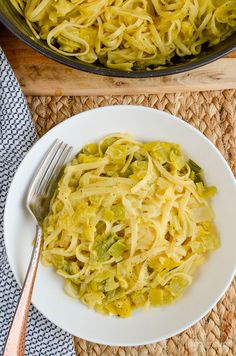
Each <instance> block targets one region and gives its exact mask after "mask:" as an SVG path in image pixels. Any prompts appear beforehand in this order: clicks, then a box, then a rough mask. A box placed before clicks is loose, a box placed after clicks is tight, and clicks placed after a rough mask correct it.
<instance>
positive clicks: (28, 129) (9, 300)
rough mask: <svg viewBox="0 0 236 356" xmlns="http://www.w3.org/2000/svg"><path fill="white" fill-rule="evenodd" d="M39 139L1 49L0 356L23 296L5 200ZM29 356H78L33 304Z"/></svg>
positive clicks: (64, 335) (68, 339) (70, 342)
mask: <svg viewBox="0 0 236 356" xmlns="http://www.w3.org/2000/svg"><path fill="white" fill-rule="evenodd" d="M36 140H37V134H36V130H35V127H34V124H33V122H32V120H31V116H30V113H29V111H28V108H27V105H26V102H25V100H24V96H23V94H22V92H21V89H20V87H19V84H18V82H17V80H16V78H15V76H14V73H13V71H12V69H11V68H10V66H9V64H8V62H7V59H6V57H5V55H4V53H3V51H2V49H1V47H0V355H1V354H2V351H3V347H4V342H5V339H6V336H7V332H8V329H9V326H10V322H11V320H12V317H13V314H14V311H15V308H16V304H17V300H18V298H19V295H20V288H19V286H18V285H17V283H16V281H15V279H14V276H13V273H12V271H11V269H10V266H9V263H8V260H7V256H6V250H5V246H4V239H3V212H4V206H5V200H6V197H7V192H8V188H9V185H10V183H11V180H12V178H13V176H14V173H15V171H16V169H17V167H18V166H19V164H20V162H21V161H22V159H23V158H24V156H25V154H26V153H27V152H28V150H29V149H30V148H31V146H32V145H33V143H34V142H35V141H36ZM25 355H29V356H38V355H40V356H57V355H58V356H62V355H66V356H74V355H75V350H74V345H73V340H72V336H71V335H69V334H68V333H66V332H65V331H63V330H61V329H60V328H58V327H57V326H55V325H54V324H52V323H51V322H50V321H48V320H47V319H45V318H44V317H43V315H42V314H40V312H39V311H38V310H37V309H36V308H34V307H33V306H32V305H31V308H30V313H29V319H28V327H27V336H26V348H25ZM12 356H14V355H12Z"/></svg>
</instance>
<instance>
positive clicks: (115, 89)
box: [0, 25, 236, 96]
mask: <svg viewBox="0 0 236 356" xmlns="http://www.w3.org/2000/svg"><path fill="white" fill-rule="evenodd" d="M0 45H1V46H2V48H3V50H4V52H5V54H6V56H7V58H8V60H9V62H10V64H11V66H12V68H13V70H14V72H15V74H16V77H17V79H18V81H19V82H20V85H21V88H22V90H23V92H24V93H25V95H36V96H38V95H50V96H51V95H58V96H59V95H66V96H67V95H119V94H120V95H135V94H158V93H173V92H175V93H176V92H186V91H187V92H188V91H199V90H218V89H219V90H220V89H234V88H236V52H233V53H231V54H230V55H228V56H226V57H225V58H222V59H219V60H217V61H215V62H213V63H211V64H209V65H206V66H204V67H201V68H198V69H195V70H192V71H189V72H186V73H182V74H176V75H171V76H167V77H161V78H141V79H126V78H111V77H103V76H99V75H95V74H89V73H85V72H81V71H79V70H76V69H71V68H69V67H67V66H64V65H62V64H59V63H57V62H55V61H52V60H51V59H48V58H47V57H44V56H42V55H40V54H39V53H37V52H35V51H34V50H32V49H31V48H30V47H28V46H27V45H25V44H24V43H23V42H21V41H20V40H18V39H17V38H16V37H14V36H13V35H12V34H11V33H10V32H9V31H8V30H6V29H5V28H4V27H3V26H2V25H0Z"/></svg>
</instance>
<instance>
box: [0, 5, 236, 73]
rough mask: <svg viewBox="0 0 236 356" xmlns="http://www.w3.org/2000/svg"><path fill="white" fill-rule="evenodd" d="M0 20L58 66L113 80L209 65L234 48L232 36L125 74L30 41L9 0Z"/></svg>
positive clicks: (0, 7) (0, 8) (235, 41)
mask: <svg viewBox="0 0 236 356" xmlns="http://www.w3.org/2000/svg"><path fill="white" fill-rule="evenodd" d="M0 21H1V22H2V23H3V24H4V25H5V26H6V27H7V28H8V29H9V30H10V31H11V32H13V33H14V34H15V35H16V36H17V37H18V38H20V39H21V40H22V41H24V42H25V43H26V44H28V45H29V46H30V47H32V48H33V49H35V50H36V51H38V52H40V53H41V54H44V55H45V56H47V57H49V58H51V59H54V60H55V61H57V62H59V63H62V64H65V65H67V66H70V67H73V68H76V69H80V70H83V71H85V72H90V73H95V74H100V75H106V76H112V77H126V78H147V77H160V76H164V75H170V74H177V73H181V72H185V71H188V70H191V69H195V68H198V67H200V66H203V65H205V64H208V63H210V62H212V61H215V60H216V59H218V58H220V57H223V56H224V55H226V54H227V53H229V52H231V51H233V50H234V49H236V33H234V34H233V35H232V36H230V37H229V38H228V39H227V40H225V41H223V42H221V43H220V44H218V45H216V46H214V47H212V48H207V49H203V51H202V52H201V54H200V55H198V56H195V57H188V58H185V59H182V60H177V61H176V62H175V63H174V64H172V65H169V66H168V67H166V68H163V69H158V70H153V71H145V70H140V71H133V72H125V71H121V70H118V69H110V68H106V67H104V66H102V64H100V63H93V64H89V63H84V62H82V61H80V60H78V59H73V58H71V57H66V56H64V55H62V54H59V53H56V52H54V51H53V50H52V49H51V48H49V47H48V46H47V43H46V42H44V41H42V40H37V39H34V38H33V36H32V33H31V30H30V29H29V28H28V26H27V24H26V22H25V20H24V18H23V17H22V16H21V15H20V14H18V12H17V11H16V10H15V9H14V7H13V6H12V5H11V3H10V1H9V0H0Z"/></svg>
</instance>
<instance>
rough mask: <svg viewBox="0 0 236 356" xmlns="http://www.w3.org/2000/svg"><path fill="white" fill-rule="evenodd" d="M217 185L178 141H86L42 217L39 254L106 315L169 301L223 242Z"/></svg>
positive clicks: (118, 138) (74, 291)
mask: <svg viewBox="0 0 236 356" xmlns="http://www.w3.org/2000/svg"><path fill="white" fill-rule="evenodd" d="M215 192H216V188H215V187H206V186H205V185H204V183H203V177H202V172H201V168H200V167H199V166H198V165H197V164H196V163H194V162H193V161H191V160H190V161H187V160H186V159H185V157H184V156H183V154H182V152H181V149H180V147H179V146H178V145H177V144H174V143H167V142H158V141H157V142H149V143H145V144H143V143H141V142H138V141H135V140H133V139H132V138H131V137H130V136H129V135H124V134H116V135H111V136H108V137H105V138H104V139H103V140H101V141H100V142H99V144H98V145H97V144H89V145H87V146H85V147H84V148H83V150H82V151H81V152H80V153H79V154H78V155H77V156H76V158H75V159H74V160H73V161H71V162H70V163H68V164H67V166H66V167H65V169H64V171H63V174H62V177H61V178H60V181H59V183H58V187H57V190H56V192H55V194H54V197H53V199H52V201H51V205H50V211H49V214H48V216H47V217H46V219H45V221H44V224H43V232H44V236H43V248H42V262H43V263H44V264H46V265H53V266H54V267H55V268H56V271H57V273H58V274H59V275H61V276H62V277H63V278H64V279H65V290H66V292H67V294H69V295H70V296H72V297H74V298H79V299H80V300H81V301H82V302H83V303H85V304H86V305H88V306H89V307H92V308H94V309H95V310H96V311H98V312H100V313H103V314H109V313H111V314H113V315H117V316H122V317H127V316H129V315H130V313H131V310H132V309H133V308H137V307H141V306H148V305H149V304H151V305H154V306H156V305H157V306H158V305H159V306H160V305H165V304H169V303H172V301H174V300H175V299H177V298H179V297H180V296H181V295H182V294H183V292H184V289H185V288H186V287H187V286H188V285H189V284H191V282H192V278H193V273H194V271H195V269H196V267H197V266H198V265H199V264H201V263H202V262H203V260H204V257H205V255H206V253H207V252H208V251H212V250H214V249H216V248H217V247H218V246H219V239H218V236H217V234H216V231H215V227H214V223H213V217H214V214H213V211H212V209H211V207H210V205H209V202H208V200H207V198H208V197H210V196H213V195H214V194H215Z"/></svg>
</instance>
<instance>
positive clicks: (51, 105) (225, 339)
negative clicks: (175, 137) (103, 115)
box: [27, 90, 236, 356]
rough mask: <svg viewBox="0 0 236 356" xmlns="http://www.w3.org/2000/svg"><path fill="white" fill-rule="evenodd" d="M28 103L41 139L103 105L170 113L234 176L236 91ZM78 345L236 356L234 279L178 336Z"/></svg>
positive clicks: (97, 350) (87, 349)
mask: <svg viewBox="0 0 236 356" xmlns="http://www.w3.org/2000/svg"><path fill="white" fill-rule="evenodd" d="M27 102H28V104H29V108H30V110H31V113H32V115H33V120H34V121H35V123H36V127H37V130H38V133H39V135H43V134H44V133H45V132H46V131H48V130H49V129H50V128H52V127H53V126H54V125H56V124H58V123H59V122H61V121H63V120H65V119H66V118H68V117H70V116H72V115H74V114H76V113H79V112H81V111H85V110H88V109H92V108H95V107H99V106H105V105H116V104H133V105H145V106H150V107H153V108H158V109H161V110H165V111H168V112H170V113H171V114H174V115H177V116H180V117H182V118H183V119H184V120H185V121H187V122H189V123H190V124H191V125H193V126H195V127H196V128H198V129H199V130H200V131H201V132H203V133H204V134H205V135H206V136H207V137H208V138H209V139H210V140H211V141H212V142H213V143H214V144H215V145H216V146H217V147H218V148H219V150H220V151H221V152H222V154H223V155H224V157H225V158H226V160H227V161H228V163H229V164H230V167H231V169H232V170H233V172H234V174H235V175H236V90H224V91H209V92H196V93H184V94H182V93H178V94H166V95H138V96H92V97H91V96H90V97H49V96H43V97H42V96H41V97H27ZM111 120H112V118H111ZM209 288H210V286H209ZM206 293H207V290H206ZM75 345H76V350H77V354H78V355H81V356H84V355H91V356H97V355H99V356H100V355H104V356H108V355H109V356H110V355H111V356H113V355H119V356H126V355H127V356H128V355H129V356H136V355H137V356H138V355H142V356H146V355H153V356H154V355H155V356H156V355H161V356H162V355H163V356H166V355H168V356H169V355H173V356H187V355H191V356H202V355H209V356H214V355H224V356H236V279H235V280H234V282H233V283H232V284H231V286H230V288H229V289H228V291H227V293H226V295H225V296H224V298H223V299H221V301H220V302H219V303H218V304H217V305H216V306H215V307H214V308H213V310H212V311H211V312H210V313H208V315H206V316H205V317H204V318H203V319H202V320H201V321H200V322H199V323H197V324H196V325H194V326H193V327H191V328H190V329H188V330H187V331H185V332H183V333H181V334H179V335H178V336H175V337H172V338H170V339H168V340H164V341H161V342H158V343H156V344H152V345H146V346H139V347H110V346H104V345H99V344H94V343H91V342H87V341H85V340H82V339H78V338H75ZM52 356H53V355H52Z"/></svg>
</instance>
